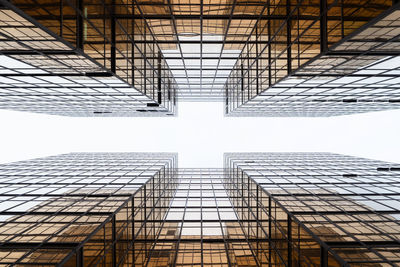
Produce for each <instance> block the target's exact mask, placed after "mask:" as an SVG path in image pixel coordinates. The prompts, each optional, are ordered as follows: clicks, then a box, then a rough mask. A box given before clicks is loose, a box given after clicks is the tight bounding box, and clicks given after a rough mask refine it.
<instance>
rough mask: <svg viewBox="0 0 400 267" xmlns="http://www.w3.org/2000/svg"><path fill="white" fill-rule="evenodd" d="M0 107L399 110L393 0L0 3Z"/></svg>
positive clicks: (85, 112)
mask: <svg viewBox="0 0 400 267" xmlns="http://www.w3.org/2000/svg"><path fill="white" fill-rule="evenodd" d="M0 6H1V10H0V34H1V38H0V54H1V55H0V108H4V109H14V110H23V111H33V112H39V113H48V114H57V115H67V116H171V115H172V116H173V115H175V114H176V105H177V101H178V100H179V101H223V102H225V114H226V115H227V116H333V115H344V114H352V113H361V112H368V111H377V110H386V109H395V108H399V103H400V97H399V94H398V91H399V90H398V89H399V88H398V80H399V75H400V74H399V73H400V72H399V67H400V64H399V61H400V60H399V58H398V55H399V52H400V51H399V45H398V43H399V41H398V40H399V35H400V25H399V12H400V11H399V8H400V4H399V3H398V1H394V0H371V1H366V0H363V1H356V0H343V1H327V0H319V1H315V0H307V1H295V2H290V1H283V0H277V1H273V0H268V1H261V0H255V1H248V0H231V1H227V0H213V1H204V0H201V1H192V0H184V1H182V0H180V1H178V0H168V1H142V0H134V1H121V0H110V1H105V0H100V1H92V0H12V1H7V0H0Z"/></svg>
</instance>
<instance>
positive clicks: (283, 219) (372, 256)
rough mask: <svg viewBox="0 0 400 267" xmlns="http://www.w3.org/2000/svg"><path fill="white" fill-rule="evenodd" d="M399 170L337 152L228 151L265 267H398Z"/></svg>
mask: <svg viewBox="0 0 400 267" xmlns="http://www.w3.org/2000/svg"><path fill="white" fill-rule="evenodd" d="M399 167H400V165H398V164H391V163H387V162H382V161H375V160H368V159H362V158H355V157H349V156H343V155H337V154H330V153H253V154H250V153H238V154H235V153H228V154H225V171H226V176H225V179H226V181H227V183H226V184H227V186H228V187H229V189H227V190H228V191H229V196H230V199H231V201H232V203H233V205H234V206H235V210H236V212H237V214H238V217H239V220H241V221H242V222H243V224H244V225H245V227H244V228H245V229H246V232H245V234H246V236H247V237H248V238H249V240H250V243H251V247H252V250H253V251H254V252H255V254H256V255H257V258H258V261H259V263H260V264H261V265H263V266H399V265H400V242H399V241H400V239H399V236H400V235H399V234H400V180H399V171H400V168H399ZM252 240H253V242H251V241H252Z"/></svg>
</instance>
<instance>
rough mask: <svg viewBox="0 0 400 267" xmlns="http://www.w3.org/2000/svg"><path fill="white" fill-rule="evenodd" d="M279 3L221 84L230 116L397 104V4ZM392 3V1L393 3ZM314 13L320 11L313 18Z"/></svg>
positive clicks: (366, 108)
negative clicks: (225, 81)
mask: <svg viewBox="0 0 400 267" xmlns="http://www.w3.org/2000/svg"><path fill="white" fill-rule="evenodd" d="M393 3H395V2H393V1H386V0H382V1H381V0H377V1H352V0H350V1H326V0H321V1H314V2H312V1H311V2H309V1H277V2H276V4H274V5H270V6H268V9H267V10H266V13H267V14H268V15H270V16H281V17H282V19H276V20H268V19H267V20H260V21H259V22H258V23H257V25H256V27H255V33H254V34H253V35H252V38H253V39H254V43H249V44H247V45H246V47H245V48H244V49H243V51H242V53H241V55H240V58H239V60H238V61H237V62H236V65H235V67H234V68H233V71H232V72H231V74H230V76H229V79H228V81H227V83H226V85H225V92H226V93H225V94H226V111H225V113H226V114H227V115H231V116H275V117H277V116H286V117H288V116H334V115H346V114H352V113H363V112H368V111H377V110H385V109H393V108H398V107H399V106H398V103H399V99H400V98H399V97H400V95H399V94H398V79H399V76H398V75H399V72H398V67H399V64H398V62H399V60H400V58H399V57H398V55H399V49H400V47H399V46H398V38H399V34H400V31H399V29H398V18H399V15H400V12H399V10H398V8H399V6H398V5H394V6H392V4H393ZM391 6H392V7H391ZM313 14H319V15H318V16H314V17H313Z"/></svg>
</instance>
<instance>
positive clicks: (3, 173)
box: [0, 153, 177, 266]
mask: <svg viewBox="0 0 400 267" xmlns="http://www.w3.org/2000/svg"><path fill="white" fill-rule="evenodd" d="M176 160H177V159H176V155H175V154H156V153H139V154H136V153H94V154H93V153H72V154H65V155H59V156H53V157H48V158H42V159H36V160H29V161H22V162H16V163H10V164H3V165H0V188H1V189H0V190H1V202H0V220H1V221H0V265H2V266H15V265H16V266H134V265H136V266H144V265H145V264H144V259H145V258H146V257H147V253H148V249H149V248H148V247H146V246H145V244H146V243H136V242H134V240H136V239H144V240H146V239H152V238H154V235H155V233H157V232H158V231H159V230H160V223H157V222H156V220H160V219H161V218H163V216H164V214H165V212H166V211H167V210H166V208H167V207H168V206H169V202H170V199H171V197H172V196H173V195H172V193H173V192H174V191H175V188H174V186H175V185H176V183H175V182H174V179H176V176H175V174H174V171H175V168H176ZM147 220H149V221H151V222H149V223H147Z"/></svg>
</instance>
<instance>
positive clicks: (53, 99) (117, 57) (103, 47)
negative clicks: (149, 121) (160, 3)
mask: <svg viewBox="0 0 400 267" xmlns="http://www.w3.org/2000/svg"><path fill="white" fill-rule="evenodd" d="M0 4H1V5H2V9H1V11H0V23H1V27H0V33H1V35H2V38H1V39H2V40H1V41H0V50H1V54H2V56H1V57H2V58H1V59H2V62H1V63H0V67H1V68H0V70H1V76H0V83H1V84H2V86H1V88H0V93H1V94H0V100H1V102H0V107H2V108H9V109H17V110H29V111H34V112H40V113H50V114H57V115H68V116H141V115H145V116H161V115H174V110H175V104H176V100H175V97H176V82H175V80H174V78H173V77H172V74H171V71H170V70H169V68H168V65H167V63H166V61H165V59H164V57H163V55H162V53H161V49H160V47H158V45H157V44H156V43H154V42H153V43H152V44H146V43H143V42H140V41H141V40H146V38H147V39H149V38H150V37H151V35H149V34H148V33H146V32H149V31H150V30H149V26H148V25H147V23H146V21H144V20H141V19H135V20H133V19H126V18H124V16H125V17H127V16H133V14H134V13H135V10H136V9H137V8H136V7H135V4H133V3H132V4H127V3H125V2H123V1H120V2H118V1H98V2H93V1H91V2H89V1H84V0H79V1H69V0H60V1H46V0H43V1H36V0H27V1H25V0H21V1H18V0H17V1H11V3H10V2H9V1H0ZM117 15H118V16H117ZM119 15H121V16H122V17H120V16H119ZM149 41H151V40H149Z"/></svg>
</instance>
